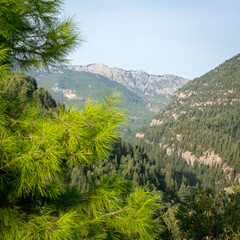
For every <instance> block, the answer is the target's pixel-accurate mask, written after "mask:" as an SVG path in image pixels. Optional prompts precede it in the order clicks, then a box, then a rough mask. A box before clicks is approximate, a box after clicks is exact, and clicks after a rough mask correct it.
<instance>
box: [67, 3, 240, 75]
mask: <svg viewBox="0 0 240 240" xmlns="http://www.w3.org/2000/svg"><path fill="white" fill-rule="evenodd" d="M64 15H65V16H73V15H74V19H75V21H76V22H77V24H78V27H79V29H80V31H81V35H82V38H83V39H84V41H85V42H84V43H83V44H82V45H81V46H80V47H79V48H77V49H75V50H74V51H73V52H72V53H71V54H70V55H69V58H70V59H71V60H72V61H71V62H70V63H71V64H73V65H87V64H92V63H103V64H105V65H107V66H109V67H117V68H122V69H125V70H143V71H146V72H147V73H149V74H157V75H163V74H174V75H177V76H180V77H185V78H188V79H193V78H196V77H200V76H201V75H203V74H205V73H206V72H208V71H210V70H211V69H213V68H215V67H216V66H218V65H219V64H221V63H223V62H224V61H225V60H227V59H229V58H231V57H233V56H234V55H236V54H238V53H240V0H65V2H64Z"/></svg>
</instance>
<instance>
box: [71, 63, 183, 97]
mask: <svg viewBox="0 0 240 240" xmlns="http://www.w3.org/2000/svg"><path fill="white" fill-rule="evenodd" d="M69 69H71V70H74V71H84V72H91V73H97V74H100V75H103V76H105V77H107V78H109V79H111V80H112V81H116V82H118V83H120V84H123V85H124V86H125V87H127V88H128V89H130V90H132V91H139V90H140V91H141V92H144V93H145V94H151V93H157V94H171V95H172V94H173V92H175V91H176V90H177V89H178V88H180V87H182V86H183V85H184V84H185V83H186V82H187V81H188V80H187V79H185V78H182V77H177V76H174V75H170V74H166V75H150V74H148V73H146V72H144V71H142V70H137V71H131V70H130V71H126V70H123V69H119V68H110V67H108V66H106V65H104V64H90V65H87V66H81V65H75V66H69Z"/></svg>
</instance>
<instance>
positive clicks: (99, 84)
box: [31, 70, 154, 141]
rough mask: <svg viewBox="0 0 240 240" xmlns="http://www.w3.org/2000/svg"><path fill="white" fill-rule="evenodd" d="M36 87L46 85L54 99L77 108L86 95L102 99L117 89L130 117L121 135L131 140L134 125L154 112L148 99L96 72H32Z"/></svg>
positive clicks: (85, 99) (140, 124)
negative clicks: (146, 100) (149, 105)
mask: <svg viewBox="0 0 240 240" xmlns="http://www.w3.org/2000/svg"><path fill="white" fill-rule="evenodd" d="M31 75H32V76H34V77H35V78H36V80H37V83H38V86H39V87H44V88H45V89H47V90H48V91H49V92H50V93H51V95H52V96H53V98H54V99H56V101H58V102H60V103H62V104H65V105H66V106H67V107H69V108H71V107H76V108H78V109H80V108H82V107H83V106H84V105H85V102H86V101H87V99H89V98H91V99H95V100H100V101H104V96H106V93H107V94H110V95H111V94H113V93H115V92H120V93H121V96H120V99H119V100H120V107H121V108H124V109H126V110H127V115H128V116H129V120H127V122H126V124H125V126H124V133H123V137H124V138H125V139H127V140H129V141H131V140H132V139H133V138H134V136H135V134H136V131H137V129H139V128H140V127H141V126H143V125H144V124H146V123H147V122H149V121H150V120H151V118H152V117H153V116H154V113H153V112H151V111H150V110H149V107H148V105H147V102H145V100H144V99H142V98H141V97H140V96H138V95H137V94H135V93H133V92H132V91H130V90H129V89H127V88H126V87H125V86H123V85H122V84H119V83H117V82H114V81H111V80H110V79H108V78H106V77H104V76H101V75H99V74H93V73H89V72H75V71H71V70H65V71H64V72H56V73H46V72H41V73H35V74H33V73H32V74H31Z"/></svg>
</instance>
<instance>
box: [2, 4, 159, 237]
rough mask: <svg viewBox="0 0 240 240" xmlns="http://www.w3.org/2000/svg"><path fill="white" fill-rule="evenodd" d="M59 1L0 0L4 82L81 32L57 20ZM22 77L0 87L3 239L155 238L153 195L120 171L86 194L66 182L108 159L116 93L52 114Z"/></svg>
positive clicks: (62, 49) (58, 58) (58, 56)
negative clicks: (72, 171) (77, 170)
mask: <svg viewBox="0 0 240 240" xmlns="http://www.w3.org/2000/svg"><path fill="white" fill-rule="evenodd" d="M60 3H61V1H59V0H52V1H51V0H50V1H44V0H36V1H30V0H26V1H25V0H0V16H1V17H0V70H4V71H5V72H4V73H3V72H1V74H2V76H3V77H4V79H5V81H3V82H1V84H3V85H5V84H7V85H5V86H10V85H8V83H10V82H11V81H12V78H13V76H15V77H14V78H15V79H16V74H15V75H14V74H13V75H12V76H11V75H6V70H7V68H8V66H10V65H12V66H13V67H17V66H21V67H26V68H27V67H28V66H32V65H35V66H38V64H39V63H42V64H44V65H46V66H48V65H49V64H52V63H63V62H65V56H66V54H67V53H68V51H69V50H70V49H72V47H74V46H75V44H76V42H77V39H78V37H77V36H78V35H77V34H76V33H75V28H74V25H73V24H72V21H71V20H66V21H63V22H59V21H58V18H57V14H58V12H59V11H58V10H59V9H60V6H61V4H60ZM19 79H22V80H23V82H21V81H20V83H23V84H20V85H19V84H13V85H12V86H16V89H9V91H7V90H6V92H5V91H0V139H1V141H0V212H1V214H0V239H3V240H5V239H6V240H8V239H33V240H36V239H39V240H41V239H42V240H43V239H46V240H50V239H51V240H54V239H154V237H155V236H156V235H157V233H158V219H157V217H156V216H155V215H154V213H155V211H156V210H157V209H158V208H159V206H160V196H159V195H158V194H155V193H150V192H148V191H147V190H145V189H144V188H139V187H137V188H135V190H133V189H132V188H131V185H130V184H129V183H128V181H126V180H124V179H122V178H118V177H111V178H107V179H104V178H103V179H102V180H101V181H99V183H97V184H92V186H89V191H85V192H84V193H81V192H79V191H77V189H75V188H72V187H71V186H69V185H68V184H67V179H68V175H67V174H68V171H69V168H71V167H74V166H77V165H79V164H83V163H85V164H94V163H96V162H98V161H100V160H102V159H104V158H106V157H108V155H109V152H110V150H111V147H112V145H113V143H114V141H115V140H116V139H117V138H118V137H119V134H118V131H119V127H120V125H121V124H122V121H123V119H124V113H123V112H122V111H120V110H119V109H118V108H116V106H115V97H114V96H108V97H107V98H106V99H105V102H104V103H102V104H100V103H98V102H96V103H93V102H91V101H89V102H88V103H87V104H86V107H85V108H84V109H82V110H81V111H80V112H77V111H75V110H67V109H65V108H58V109H57V111H55V112H53V113H51V112H49V111H48V110H47V109H48V104H46V105H47V106H45V105H44V104H43V105H42V106H41V107H39V106H38V105H36V104H35V103H36V100H35V101H34V98H33V95H34V93H36V91H38V90H37V89H35V88H33V89H32V88H31V87H32V84H33V83H34V81H32V79H31V78H29V77H26V76H24V77H23V76H21V74H20V75H19ZM33 85H34V84H33ZM2 89H3V88H2ZM35 90H36V91H35ZM13 95H14V96H16V97H12V96H13ZM45 96H47V95H45ZM48 97H49V96H47V97H46V99H45V100H43V101H46V102H48V100H49V99H48ZM80 184H81V183H80Z"/></svg>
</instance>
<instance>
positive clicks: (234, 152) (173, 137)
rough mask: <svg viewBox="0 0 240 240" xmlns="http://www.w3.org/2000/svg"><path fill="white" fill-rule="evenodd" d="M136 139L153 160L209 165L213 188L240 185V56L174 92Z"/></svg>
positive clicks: (189, 164)
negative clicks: (161, 157) (162, 156)
mask: <svg viewBox="0 0 240 240" xmlns="http://www.w3.org/2000/svg"><path fill="white" fill-rule="evenodd" d="M136 138H137V139H138V141H139V142H140V143H141V144H142V145H144V146H145V147H146V148H147V149H148V150H149V151H150V152H151V154H152V155H154V156H155V157H157V154H156V152H158V151H159V152H165V155H167V156H169V158H171V161H176V159H179V158H180V159H182V160H184V161H186V162H187V164H188V166H192V167H193V168H195V170H196V168H198V169H200V168H201V171H202V168H203V167H204V166H203V165H205V166H208V169H209V171H208V172H205V173H204V172H202V173H201V174H203V175H204V174H205V176H204V177H205V180H203V179H201V180H202V181H205V183H207V181H208V184H210V185H209V186H211V187H213V186H215V185H221V186H223V187H228V186H231V184H232V183H233V182H240V54H238V55H236V56H235V57H233V58H231V59H230V60H228V61H226V62H224V63H223V64H221V65H220V66H218V67H217V68H215V69H214V70H212V71H210V72H208V73H206V74H205V75H203V76H202V77H199V78H196V79H194V80H192V81H189V82H188V83H187V84H186V85H185V86H184V87H182V88H180V89H179V90H178V91H176V92H175V93H174V95H173V97H172V99H171V101H170V103H169V104H168V106H167V107H165V108H163V109H161V110H160V112H159V113H158V114H157V116H155V117H154V118H153V119H152V121H151V123H150V124H148V125H145V126H144V127H143V128H142V129H141V131H139V132H138V133H137V134H136ZM158 155H159V154H158ZM196 171H197V170H196ZM197 174H200V173H197ZM206 174H208V176H206ZM210 175H211V176H210ZM209 182H210V183H209Z"/></svg>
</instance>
